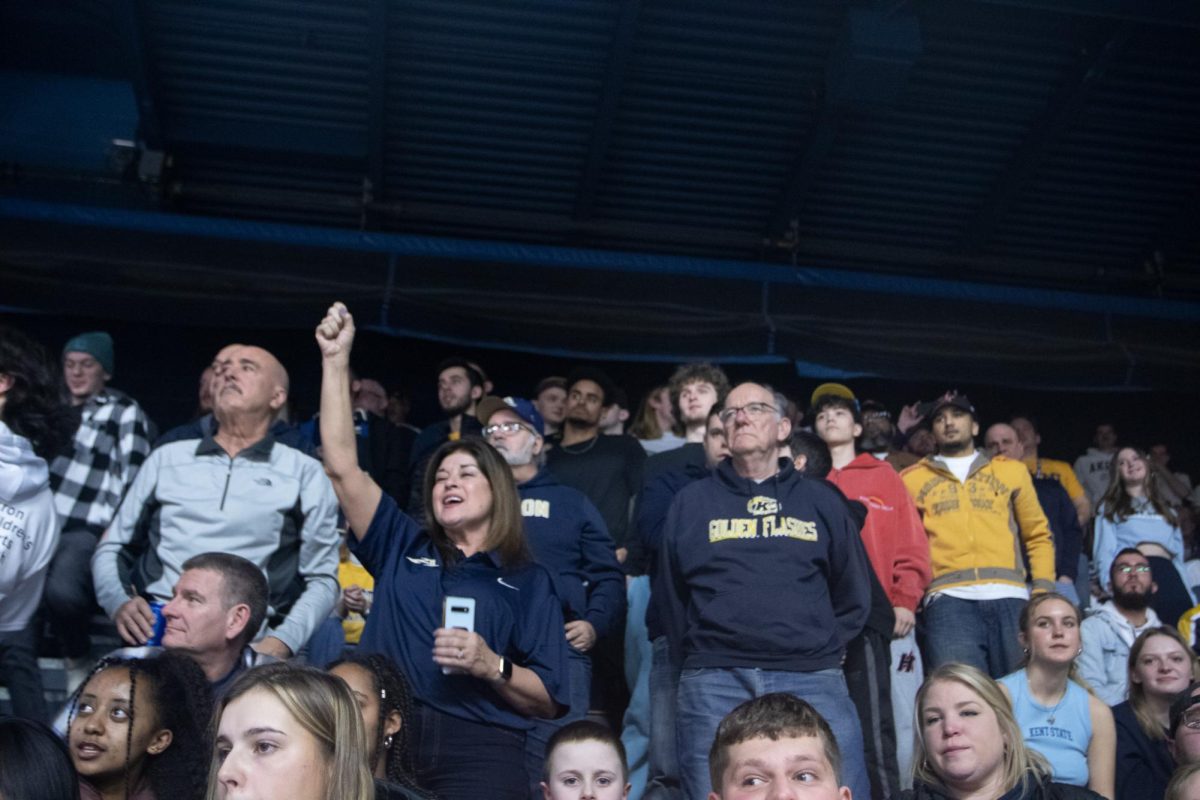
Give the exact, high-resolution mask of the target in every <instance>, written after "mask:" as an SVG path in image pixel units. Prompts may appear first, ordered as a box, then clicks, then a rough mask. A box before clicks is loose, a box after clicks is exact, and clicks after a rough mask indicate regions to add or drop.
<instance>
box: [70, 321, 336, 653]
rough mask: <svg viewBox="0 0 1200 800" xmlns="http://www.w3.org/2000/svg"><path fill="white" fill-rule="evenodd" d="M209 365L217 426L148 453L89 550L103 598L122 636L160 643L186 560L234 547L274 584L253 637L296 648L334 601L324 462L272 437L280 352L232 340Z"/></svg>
mask: <svg viewBox="0 0 1200 800" xmlns="http://www.w3.org/2000/svg"><path fill="white" fill-rule="evenodd" d="M213 367H214V377H213V417H214V420H215V422H216V425H215V426H213V428H212V429H211V430H209V431H208V432H206V433H203V434H202V435H197V436H195V437H193V438H186V439H180V440H178V441H174V442H171V443H169V444H165V445H163V446H161V447H159V448H158V449H156V450H155V451H154V452H153V453H151V454H150V457H149V458H148V459H147V460H146V463H145V464H144V465H143V466H142V471H141V472H139V473H138V477H137V479H136V480H135V481H134V483H133V485H132V486H131V487H130V489H129V493H128V495H126V497H125V501H124V502H123V503H122V504H121V509H120V511H118V512H117V516H116V518H115V519H114V520H113V523H112V525H111V526H110V527H109V529H108V531H107V532H106V533H105V535H104V538H103V539H101V541H100V544H99V545H98V546H97V548H96V553H95V555H94V556H93V558H92V576H93V579H94V581H95V585H96V597H97V599H98V600H99V601H100V605H101V606H102V607H103V608H104V609H105V611H107V612H108V613H109V615H110V616H112V618H113V621H114V622H115V623H116V625H117V632H118V633H120V635H121V638H123V639H124V640H125V641H126V642H128V643H129V644H133V645H140V644H146V643H147V642H149V643H157V642H155V641H153V639H154V637H155V634H156V633H157V634H158V635H161V631H156V630H155V620H156V614H155V609H154V608H153V607H152V604H155V603H165V602H167V601H168V600H170V599H171V597H172V587H174V586H175V584H176V582H177V581H178V579H179V574H180V570H181V568H182V566H183V562H185V561H187V560H188V559H189V558H191V557H192V556H194V555H198V554H200V553H202V552H209V551H222V552H228V553H236V554H237V555H240V556H242V557H244V558H246V559H249V560H250V561H252V562H254V563H255V564H257V565H258V566H259V567H260V568H261V569H262V570H263V571H264V573H265V574H266V576H267V581H268V583H269V584H270V598H269V599H270V609H269V611H268V619H267V630H266V632H265V637H264V638H263V639H262V641H261V642H259V643H257V644H256V645H255V647H256V649H258V650H260V651H261V652H264V653H267V654H268V655H272V656H276V657H277V658H288V657H290V656H291V655H293V654H294V653H295V652H296V651H297V650H299V649H300V647H301V646H303V645H304V643H305V642H307V641H308V638H309V636H310V635H311V634H312V632H313V630H315V628H316V627H317V625H318V624H319V623H320V622H321V621H322V620H324V619H325V617H327V616H328V615H329V612H330V610H331V609H332V608H333V604H334V601H335V600H336V599H337V594H338V584H337V563H338V552H337V549H338V536H337V530H336V514H337V501H336V499H335V498H334V495H333V487H332V486H331V485H330V483H329V479H328V478H326V477H325V471H324V469H323V468H322V467H321V463H320V462H319V461H317V460H316V459H315V458H313V457H312V456H310V455H307V454H305V453H303V452H301V451H300V450H298V449H296V448H294V447H288V446H285V445H283V444H280V443H278V442H276V437H275V434H274V433H273V432H272V424H273V423H274V422H275V420H276V418H277V416H278V414H279V412H280V410H281V409H282V408H283V407H284V405H285V404H286V403H287V398H288V375H287V370H285V369H284V368H283V365H282V364H280V363H279V360H278V359H276V358H275V356H273V355H272V354H271V353H269V352H267V351H266V350H264V349H262V348H261V347H253V346H251V345H230V346H228V347H225V348H223V349H222V350H221V352H220V353H219V354H218V357H217V360H216V361H215V362H214V365H213ZM125 562H129V563H130V565H131V566H130V568H129V570H128V580H122V577H121V571H122V569H123V568H119V566H118V565H120V564H124V563H125Z"/></svg>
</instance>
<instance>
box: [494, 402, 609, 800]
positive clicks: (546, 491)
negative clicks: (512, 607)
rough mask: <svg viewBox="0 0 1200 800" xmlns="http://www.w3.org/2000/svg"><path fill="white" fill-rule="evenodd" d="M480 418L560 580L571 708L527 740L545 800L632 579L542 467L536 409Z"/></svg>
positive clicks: (535, 792)
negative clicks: (551, 749)
mask: <svg viewBox="0 0 1200 800" xmlns="http://www.w3.org/2000/svg"><path fill="white" fill-rule="evenodd" d="M476 416H477V417H478V418H479V422H480V423H481V424H482V425H483V435H484V437H486V438H487V440H488V442H489V443H491V445H492V447H494V448H496V450H497V451H498V452H499V453H500V455H501V456H503V457H504V460H505V461H507V462H508V464H509V466H511V467H512V471H513V478H514V480H515V481H516V483H517V491H518V493H519V494H520V496H521V516H522V517H523V518H524V520H525V537H526V538H527V539H528V540H529V549H530V550H531V551H533V557H534V559H535V560H536V561H537V562H538V563H539V564H541V565H542V566H544V567H546V569H548V570H549V571H550V575H551V577H553V579H554V589H555V592H557V594H558V597H559V599H560V600H561V601H562V610H563V618H564V619H565V620H566V621H567V622H566V626H565V630H564V634H565V636H566V637H567V643H568V644H569V645H571V650H570V653H571V660H570V675H571V708H570V710H569V711H568V712H567V714H566V716H563V717H560V718H559V719H557V720H553V721H548V720H547V721H539V722H536V723H535V724H534V726H533V729H532V730H530V731H528V732H527V733H526V737H525V741H526V758H525V761H526V766H527V768H528V770H529V778H530V796H531V797H532V798H534V800H538V799H539V798H541V796H542V792H541V790H540V782H541V780H542V760H543V757H544V755H545V751H546V741H547V739H549V738H550V735H551V734H552V733H554V731H556V730H558V729H559V728H561V727H562V726H563V725H565V724H567V723H568V722H571V721H573V720H577V719H582V718H583V717H585V716H586V715H587V712H588V706H589V703H590V699H591V698H590V692H589V689H590V686H591V676H592V667H591V661H590V659H589V657H588V655H587V652H588V651H589V650H590V649H591V648H592V646H593V645H594V644H595V643H596V640H597V639H598V638H599V637H601V636H604V635H606V634H607V633H609V632H610V631H612V630H613V629H614V627H615V626H616V625H617V623H618V621H619V620H621V619H623V618H624V615H625V579H624V574H623V573H622V571H621V565H620V564H619V563H618V562H617V557H616V554H615V549H614V545H613V540H612V537H611V536H609V534H608V528H607V527H606V526H605V524H604V519H603V518H602V517H601V516H600V512H599V511H598V510H597V509H596V507H595V506H594V505H593V504H592V501H591V500H589V499H588V498H587V496H586V495H584V494H583V493H582V492H580V491H577V490H576V489H572V488H571V487H569V486H563V485H561V484H560V483H558V481H556V480H554V478H553V477H551V476H550V474H549V473H548V472H546V470H545V469H544V468H543V462H544V461H545V459H544V456H543V453H544V449H543V448H544V447H545V442H544V440H543V436H544V432H545V423H544V422H543V420H542V415H541V414H540V413H539V412H538V410H537V409H536V408H535V407H534V405H533V403H531V402H529V401H528V400H525V399H523V398H520V397H505V398H503V399H501V398H499V397H485V398H483V399H482V400H480V401H479V405H478V406H477V407H476Z"/></svg>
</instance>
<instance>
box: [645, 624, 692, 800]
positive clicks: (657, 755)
mask: <svg viewBox="0 0 1200 800" xmlns="http://www.w3.org/2000/svg"><path fill="white" fill-rule="evenodd" d="M650 647H651V664H650V769H649V773H648V775H647V776H646V793H645V794H644V795H643V798H644V800H683V790H682V789H681V788H680V784H679V748H678V745H677V743H676V741H675V701H676V696H677V694H678V691H679V670H678V669H677V668H676V666H675V665H674V664H672V663H671V647H670V644H669V643H668V642H667V637H665V636H659V637H658V638H657V639H655V640H654V641H653V642H651V643H650Z"/></svg>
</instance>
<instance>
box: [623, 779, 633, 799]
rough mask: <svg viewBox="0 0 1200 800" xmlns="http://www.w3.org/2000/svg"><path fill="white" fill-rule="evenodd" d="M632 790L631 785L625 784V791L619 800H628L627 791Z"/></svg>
mask: <svg viewBox="0 0 1200 800" xmlns="http://www.w3.org/2000/svg"><path fill="white" fill-rule="evenodd" d="M632 788H633V784H632V783H627V784H625V791H623V792H621V800H629V791H630V790H631V789H632Z"/></svg>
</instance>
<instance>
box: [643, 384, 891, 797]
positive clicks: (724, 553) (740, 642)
mask: <svg viewBox="0 0 1200 800" xmlns="http://www.w3.org/2000/svg"><path fill="white" fill-rule="evenodd" d="M775 402H776V401H775V397H774V395H773V394H772V392H771V391H770V390H769V389H768V388H767V387H764V386H761V385H759V384H754V383H744V384H742V385H740V386H738V387H736V388H735V389H734V390H733V391H731V392H730V393H729V396H728V398H727V399H726V401H725V408H724V409H723V410H722V412H721V421H722V423H723V424H724V426H725V434H726V438H727V440H728V443H729V450H730V453H731V457H730V459H729V460H728V461H725V462H722V463H721V464H720V465H718V466H717V469H716V471H715V473H714V474H713V475H712V476H711V477H709V478H704V479H702V480H699V481H696V482H695V483H692V484H690V485H688V486H686V487H684V488H683V489H682V490H681V491H680V492H679V494H678V496H677V497H676V499H675V500H674V502H673V503H672V504H671V509H670V511H669V512H668V515H667V522H666V525H665V526H664V529H663V530H664V538H663V546H662V552H661V554H660V558H659V569H658V575H657V576H656V579H655V585H654V595H655V598H656V602H657V603H659V604H660V608H661V611H662V623H663V629H664V632H665V634H666V636H667V637H668V641H669V643H670V647H671V652H672V658H673V659H677V663H679V664H680V665H681V667H682V672H681V674H680V680H679V692H678V704H677V711H678V717H677V731H678V734H677V739H678V745H679V760H680V769H681V773H682V781H683V789H684V797H685V798H687V800H702V799H703V798H705V797H707V796H708V793H709V791H710V789H711V788H712V787H711V786H710V785H709V783H710V780H709V772H708V747H709V745H711V743H712V739H713V735H714V733H715V732H716V728H717V725H718V724H719V722H720V721H721V718H722V717H724V715H725V714H727V713H728V712H729V711H731V710H732V709H733V708H734V707H735V706H737V705H738V704H739V703H741V702H743V701H745V700H749V699H752V698H754V697H759V696H761V695H763V694H767V693H770V692H775V691H785V692H790V693H792V694H795V695H797V696H799V697H802V698H804V699H805V700H807V701H808V702H809V703H811V704H812V705H813V706H814V707H815V708H816V709H817V710H818V711H819V712H820V713H821V714H822V715H823V716H824V717H825V718H826V719H827V720H828V721H829V723H830V726H831V727H832V728H833V731H834V734H835V735H836V736H837V739H838V744H839V746H840V747H841V749H842V751H843V752H844V753H846V756H847V758H846V765H845V767H846V769H845V779H846V780H845V782H846V784H847V785H848V786H850V787H851V789H852V790H853V792H854V793H856V794H858V796H859V797H867V796H868V795H869V789H868V785H867V777H866V771H865V767H864V764H863V756H862V753H863V747H862V731H861V729H860V727H859V723H858V717H857V715H856V713H855V710H854V706H853V704H852V703H851V701H850V696H849V693H848V692H847V690H846V682H845V678H844V677H843V675H842V670H841V662H842V658H843V656H844V654H845V648H846V644H847V643H848V642H849V641H850V640H851V639H853V638H854V637H855V636H857V635H858V633H859V631H861V630H862V627H863V625H864V624H865V623H866V620H867V615H868V612H869V610H870V602H871V598H870V577H869V576H870V565H869V563H868V562H867V557H866V552H865V550H864V549H863V545H862V541H861V540H860V538H859V536H858V532H857V528H856V527H855V523H854V520H853V519H852V517H851V516H850V513H849V511H848V510H847V508H846V503H845V500H844V499H843V498H842V497H841V495H840V494H839V493H838V492H837V491H836V489H834V488H833V487H831V486H828V485H826V484H825V483H823V482H819V481H815V480H809V479H806V478H804V477H802V476H801V475H800V474H798V473H797V472H796V470H795V467H794V466H793V464H792V463H791V461H790V460H788V459H780V458H779V445H780V443H781V442H782V441H784V440H786V438H787V436H788V434H789V433H790V432H791V425H790V423H789V422H788V420H787V419H786V418H785V417H784V416H783V413H782V410H781V409H779V408H777V406H776V404H775Z"/></svg>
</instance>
